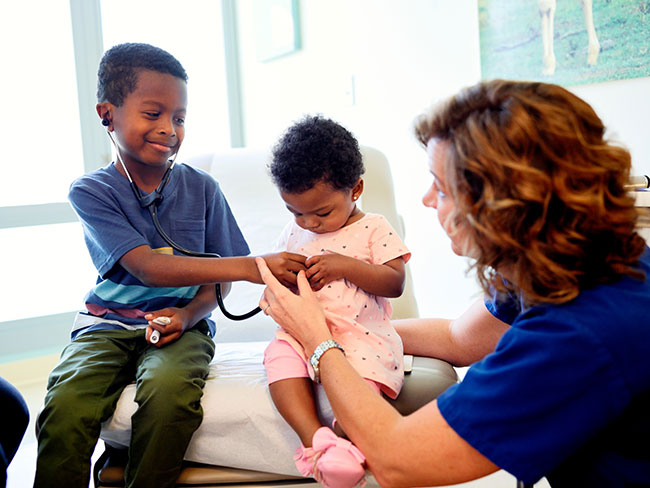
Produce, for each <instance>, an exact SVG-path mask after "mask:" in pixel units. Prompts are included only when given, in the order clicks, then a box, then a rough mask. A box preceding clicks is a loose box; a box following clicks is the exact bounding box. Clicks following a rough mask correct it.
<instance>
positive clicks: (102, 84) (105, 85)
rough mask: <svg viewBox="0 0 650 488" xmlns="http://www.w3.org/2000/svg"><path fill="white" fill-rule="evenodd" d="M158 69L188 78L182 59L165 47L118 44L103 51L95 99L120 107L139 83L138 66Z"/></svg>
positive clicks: (132, 43) (183, 78)
mask: <svg viewBox="0 0 650 488" xmlns="http://www.w3.org/2000/svg"><path fill="white" fill-rule="evenodd" d="M145 69H146V70H150V71H157V72H158V73H166V74H170V75H172V76H176V77H177V78H180V79H181V80H183V81H185V82H187V73H186V72H185V69H184V68H183V66H182V65H181V63H180V62H179V61H178V60H177V59H176V58H175V57H174V56H172V55H171V54H169V53H168V52H167V51H165V50H164V49H160V48H159V47H155V46H152V45H150V44H144V43H135V42H128V43H124V44H117V45H115V46H113V47H112V48H110V49H109V50H108V51H106V52H105V53H104V56H103V57H102V60H101V61H100V63H99V69H98V71H97V101H98V102H110V103H112V104H113V105H115V106H117V107H119V106H121V105H122V103H124V99H125V98H126V96H127V95H128V94H129V93H131V92H133V91H134V90H135V88H136V85H137V83H138V72H139V71H140V70H145Z"/></svg>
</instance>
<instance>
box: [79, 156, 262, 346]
mask: <svg viewBox="0 0 650 488" xmlns="http://www.w3.org/2000/svg"><path fill="white" fill-rule="evenodd" d="M162 196H163V201H162V202H161V204H160V206H159V207H158V212H157V214H158V219H159V221H160V224H161V226H162V228H163V229H164V231H165V232H166V233H167V235H169V237H171V239H172V240H173V241H175V242H176V243H178V244H180V245H181V246H182V247H184V248H186V249H190V250H192V251H198V252H209V253H217V254H219V255H221V256H224V257H226V256H241V255H247V254H248V253H249V252H250V251H249V249H248V245H247V244H246V241H245V240H244V237H243V236H242V233H241V231H240V230H239V227H238V226H237V222H236V221H235V219H234V217H233V215H232V212H231V211H230V207H229V206H228V203H227V202H226V199H225V197H224V195H223V194H222V193H221V189H220V188H219V184H218V183H217V182H216V181H215V180H214V178H212V177H211V176H210V175H208V174H207V173H205V172H204V171H201V170H199V169H196V168H192V167H191V166H187V165H184V164H177V165H176V166H175V167H174V168H173V169H172V171H171V174H170V178H169V181H168V183H167V185H166V186H165V188H164V189H163V192H162ZM68 198H69V200H70V203H71V204H72V207H73V208H74V210H75V211H76V212H77V215H78V216H79V219H80V220H81V223H82V226H83V231H84V237H85V240H86V246H87V247H88V251H89V252H90V257H91V259H92V261H93V264H94V265H95V267H96V268H97V271H98V272H99V276H98V278H97V283H96V285H95V286H94V287H93V288H92V289H91V290H90V291H89V292H88V294H87V295H86V298H85V302H86V308H87V312H83V313H80V314H78V315H77V319H76V321H75V325H74V326H73V331H72V337H73V338H74V337H76V336H77V335H78V334H79V333H82V332H88V331H90V330H99V329H112V328H126V329H130V328H144V327H146V326H147V321H146V320H144V318H143V316H144V315H145V314H146V313H148V312H151V311H154V310H159V309H161V308H165V307H183V306H185V305H187V304H188V303H189V302H190V301H191V300H192V298H194V296H195V295H196V293H197V291H198V289H199V287H198V286H187V287H168V288H165V287H150V286H146V285H145V284H143V283H142V282H141V281H140V280H138V279H137V278H136V277H135V276H133V275H131V274H130V273H128V272H127V271H126V270H125V269H124V268H123V267H122V266H121V265H120V264H119V260H120V258H121V257H122V256H124V254H126V253H127V252H128V251H130V250H131V249H134V248H136V247H138V246H142V245H148V246H150V247H151V248H152V249H153V250H154V251H155V252H159V253H163V254H172V253H174V252H175V251H172V248H171V247H169V245H168V244H167V243H165V241H164V240H163V239H162V237H160V235H159V234H158V232H157V231H156V229H155V227H154V225H153V221H152V218H151V215H150V212H149V210H148V209H146V208H145V209H143V208H141V207H140V204H139V202H138V201H137V200H136V198H135V195H134V194H133V191H132V189H131V187H130V185H129V182H128V180H127V179H126V177H125V176H123V175H122V174H121V173H119V172H118V171H117V169H116V168H115V166H114V165H113V164H111V165H109V166H106V167H105V168H102V169H99V170H96V171H94V172H92V173H89V174H87V175H84V176H82V177H80V178H79V179H77V180H76V181H74V182H73V183H72V185H71V187H70V193H69V196H68ZM208 317H209V315H208V316H207V317H205V319H207V320H208V324H209V327H210V332H211V334H212V335H214V333H215V325H214V322H212V321H211V320H209V319H208Z"/></svg>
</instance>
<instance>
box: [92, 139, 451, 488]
mask: <svg viewBox="0 0 650 488" xmlns="http://www.w3.org/2000/svg"><path fill="white" fill-rule="evenodd" d="M362 154H363V160H364V163H365V168H366V172H365V174H364V176H363V178H364V180H365V185H364V192H363V194H362V196H361V199H360V206H361V208H362V209H363V210H364V211H366V212H375V213H380V214H382V215H384V216H385V217H386V218H387V219H388V220H389V222H390V223H391V224H392V226H393V227H394V228H395V230H396V231H397V232H398V233H399V234H400V235H401V236H402V238H404V224H403V221H402V218H401V216H400V215H399V214H398V212H397V210H396V207H395V198H394V191H393V183H392V178H391V172H390V167H389V165H388V161H387V160H386V158H385V156H384V155H383V154H382V153H381V152H380V151H378V150H376V149H373V148H369V147H362ZM269 160H270V153H269V152H268V151H266V150H255V149H248V148H244V149H233V150H229V151H226V152H223V153H218V154H209V155H204V156H201V157H197V158H193V159H192V160H190V161H189V162H188V163H189V164H191V165H193V166H196V167H199V168H201V169H204V170H205V171H207V172H209V173H210V174H212V175H213V176H214V177H215V178H216V179H217V181H219V183H220V185H221V188H222V191H223V192H224V194H225V195H226V198H227V199H228V202H229V203H230V206H231V208H232V210H233V213H234V215H235V217H236V219H237V221H238V223H239V225H240V227H241V229H242V231H243V233H244V236H245V237H246V240H247V241H248V243H249V245H250V247H251V252H252V254H264V253H267V252H269V251H270V250H271V248H272V245H273V243H274V241H275V239H276V238H277V236H278V235H279V233H280V231H281V230H282V228H283V227H284V225H285V224H286V223H287V222H288V221H289V219H291V218H292V216H291V214H290V213H289V212H288V211H287V209H286V208H285V206H284V203H283V201H282V200H281V198H280V196H279V193H278V191H277V190H276V188H275V186H274V185H273V183H272V181H271V179H270V177H269V175H268V171H267V164H268V163H269ZM405 240H406V243H407V245H408V236H406V239H405ZM262 291H263V287H262V286H261V285H254V284H250V283H235V284H234V285H233V288H232V291H231V292H230V295H229V296H228V297H227V298H226V300H225V302H226V307H227V308H228V311H229V312H230V313H233V314H243V313H245V312H248V311H249V310H250V309H252V308H254V307H255V306H257V303H258V301H259V298H260V296H261V294H262ZM391 301H392V304H393V318H408V317H417V316H418V310H417V304H416V301H415V297H414V295H413V289H412V281H411V277H410V274H409V271H408V266H407V281H406V286H405V291H404V294H403V295H402V296H401V297H399V298H397V299H394V300H391ZM214 315H216V319H217V335H216V337H215V343H216V353H215V357H214V360H213V361H212V363H211V371H210V374H209V377H208V379H207V381H206V386H205V388H204V396H203V399H202V406H203V409H204V419H203V423H202V424H201V426H200V427H199V429H198V430H197V431H196V432H195V434H194V436H193V438H192V441H191V443H190V445H189V447H188V450H187V452H186V455H185V459H186V461H185V463H184V466H183V470H182V472H181V475H180V477H179V479H178V480H177V486H201V487H207V488H209V487H215V488H216V487H219V488H227V487H235V486H236V487H266V486H287V487H288V486H292V487H295V486H308V485H309V486H314V484H315V482H314V480H313V479H311V478H304V477H302V476H301V475H300V474H299V473H298V472H297V471H296V469H295V465H294V463H293V459H292V456H293V454H294V453H295V450H296V448H297V447H299V445H300V441H299V439H298V436H297V435H296V434H295V433H294V432H293V431H292V430H291V428H290V427H289V426H288V425H287V424H286V422H285V421H284V420H283V419H282V418H281V417H280V415H279V413H278V412H277V411H276V409H275V407H274V405H273V403H272V402H271V399H270V395H269V393H268V388H267V385H266V374H265V371H264V367H263V365H262V358H263V351H264V348H265V347H266V344H267V343H268V341H270V340H271V339H272V337H273V336H274V332H275V329H276V325H275V323H274V322H273V321H272V320H271V319H270V318H269V317H267V316H266V315H264V314H261V313H260V314H257V315H255V316H254V317H253V318H251V319H248V320H246V321H243V322H233V321H230V320H229V319H227V318H225V317H224V316H223V315H222V314H220V313H219V312H215V314H214ZM405 366H407V367H406V368H405V369H406V370H407V372H406V374H405V382H404V387H403V389H402V391H401V393H400V395H399V396H398V397H397V399H396V400H389V401H390V402H391V403H392V404H393V405H394V406H395V408H397V409H398V410H399V411H400V412H401V413H403V414H409V413H411V412H413V411H414V410H416V409H417V408H419V407H420V406H422V405H424V404H426V403H428V402H430V401H431V400H433V399H434V398H436V397H437V396H438V395H439V394H440V393H442V392H443V391H444V390H446V389H447V388H448V387H449V386H450V385H452V384H454V383H456V382H457V376H456V372H455V370H454V369H453V368H452V367H451V365H449V364H448V363H446V362H444V361H440V360H437V359H433V358H425V357H409V358H407V359H406V360H405ZM134 390H135V386H134V385H130V386H128V387H127V388H126V389H125V391H124V392H123V394H122V396H121V397H120V400H119V402H118V405H117V409H116V412H115V414H114V415H113V417H112V418H111V419H109V420H108V421H107V422H106V423H105V424H104V425H103V428H102V433H101V439H103V440H104V443H105V445H106V450H105V452H104V453H103V454H102V456H101V457H100V458H99V459H98V460H97V461H96V463H95V466H94V470H93V477H94V482H95V487H96V488H108V487H114V486H124V481H123V476H124V465H125V464H126V450H125V446H128V443H129V438H130V417H131V415H132V414H133V412H134V411H135V409H136V404H135V402H134V400H133V398H134ZM315 390H316V397H317V400H318V405H319V414H320V416H321V417H322V419H323V421H324V423H326V425H327V424H329V423H331V420H332V418H333V415H332V412H331V409H330V407H329V404H328V402H327V398H326V396H325V394H324V392H323V390H322V387H321V386H320V385H318V386H317V387H316V389H315ZM373 484H374V480H373V479H372V477H371V476H370V475H369V485H370V486H372V485H373ZM375 486H376V485H375Z"/></svg>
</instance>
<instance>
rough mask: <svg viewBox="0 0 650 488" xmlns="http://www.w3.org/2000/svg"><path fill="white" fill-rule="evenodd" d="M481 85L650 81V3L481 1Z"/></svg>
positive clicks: (647, 0) (648, 0) (622, 0)
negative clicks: (503, 81) (499, 80)
mask: <svg viewBox="0 0 650 488" xmlns="http://www.w3.org/2000/svg"><path fill="white" fill-rule="evenodd" d="M478 9H479V12H478V13H479V33H480V42H481V74H482V78H483V79H492V78H506V79H515V80H540V81H547V82H551V83H557V84H560V85H578V84H584V83H597V82H602V81H608V80H620V79H624V78H639V77H644V76H650V0H535V1H524V2H522V1H521V0H478Z"/></svg>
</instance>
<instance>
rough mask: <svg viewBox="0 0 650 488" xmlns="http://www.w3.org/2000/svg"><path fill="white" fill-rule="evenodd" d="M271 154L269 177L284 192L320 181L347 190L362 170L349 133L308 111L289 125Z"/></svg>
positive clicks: (291, 191)
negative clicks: (308, 113) (306, 114)
mask: <svg viewBox="0 0 650 488" xmlns="http://www.w3.org/2000/svg"><path fill="white" fill-rule="evenodd" d="M272 154H273V159H272V162H271V164H270V167H269V169H270V172H271V177H272V178H273V182H274V183H275V184H276V185H277V187H278V188H279V189H280V190H281V191H283V192H285V193H303V192H305V191H307V190H309V189H310V188H312V187H313V186H314V185H315V184H316V183H319V182H321V181H322V182H325V183H327V184H329V185H330V186H331V187H332V188H334V189H335V190H349V189H352V188H354V185H355V184H356V183H357V181H358V180H359V178H360V177H361V175H362V174H363V172H364V166H363V161H362V156H361V151H360V149H359V143H358V142H357V140H356V139H355V137H354V136H353V135H352V133H351V132H350V131H348V130H347V129H346V128H344V127H343V126H341V125H340V124H338V123H336V122H334V121H333V120H331V119H328V118H325V117H323V116H321V115H308V116H306V117H305V118H303V119H302V120H300V121H299V122H297V123H295V124H294V125H292V126H291V127H289V128H288V129H287V131H286V132H285V133H284V135H283V136H282V137H281V138H280V140H279V141H278V143H277V144H276V146H275V147H274V148H273V153H272Z"/></svg>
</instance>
